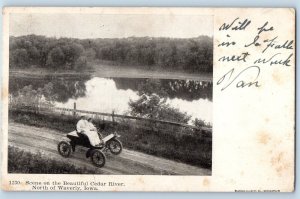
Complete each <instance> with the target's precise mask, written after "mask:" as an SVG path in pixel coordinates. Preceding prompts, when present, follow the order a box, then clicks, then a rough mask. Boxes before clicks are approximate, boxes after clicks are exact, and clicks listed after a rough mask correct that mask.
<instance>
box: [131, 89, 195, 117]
mask: <svg viewBox="0 0 300 199" xmlns="http://www.w3.org/2000/svg"><path fill="white" fill-rule="evenodd" d="M129 107H130V109H131V110H130V114H131V115H133V116H137V117H143V118H150V119H158V120H167V121H174V122H180V123H187V122H188V121H189V120H190V118H191V116H189V115H187V114H186V113H182V112H180V111H179V109H176V108H173V107H171V106H170V105H169V104H167V103H166V98H160V97H159V96H158V95H156V94H151V95H146V94H143V95H141V96H140V98H139V99H137V100H136V101H132V100H130V102H129Z"/></svg>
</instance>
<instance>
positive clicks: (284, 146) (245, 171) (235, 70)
mask: <svg viewBox="0 0 300 199" xmlns="http://www.w3.org/2000/svg"><path fill="white" fill-rule="evenodd" d="M3 13H4V21H3V44H4V51H3V52H4V53H3V55H4V58H3V60H4V62H3V70H2V74H3V75H2V79H3V82H2V131H1V132H2V133H1V138H2V139H1V144H2V145H1V146H2V154H1V157H2V165H1V178H2V181H1V183H2V184H1V187H2V189H3V190H7V191H22V190H26V191H187V192H192V191H193V192H194V191H197V192H198V191H225V192H291V191H293V190H294V163H295V162H294V147H295V145H294V142H295V10H294V9H292V8H125V7H124V8H109V7H106V8H38V7H36V8H32V7H24V8H22V7H18V8H17V7H15V8H13V7H7V8H4V9H3Z"/></svg>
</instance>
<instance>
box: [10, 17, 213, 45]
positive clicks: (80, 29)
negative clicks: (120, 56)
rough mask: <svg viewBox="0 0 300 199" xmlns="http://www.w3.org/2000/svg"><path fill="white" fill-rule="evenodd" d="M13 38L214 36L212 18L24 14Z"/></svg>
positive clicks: (15, 21)
mask: <svg viewBox="0 0 300 199" xmlns="http://www.w3.org/2000/svg"><path fill="white" fill-rule="evenodd" d="M9 23H10V25H9V32H10V36H21V35H28V34H36V35H44V36H47V37H56V38H60V37H71V38H79V39H93V38H124V37H131V36H135V37H145V36H149V37H172V38H192V37H198V36H200V35H208V36H212V34H213V16H209V15H139V14H131V15H120V14H73V13H70V14H37V13H34V14H25V13H20V14H16V13H13V14H11V15H10V21H9Z"/></svg>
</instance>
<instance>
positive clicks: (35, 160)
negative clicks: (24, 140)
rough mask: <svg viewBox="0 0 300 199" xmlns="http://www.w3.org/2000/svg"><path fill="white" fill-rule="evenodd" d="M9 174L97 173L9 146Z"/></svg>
mask: <svg viewBox="0 0 300 199" xmlns="http://www.w3.org/2000/svg"><path fill="white" fill-rule="evenodd" d="M8 173H43V174H47V173H51V174H91V173H95V171H93V170H91V169H87V168H79V167H76V166H74V165H73V164H69V163H65V162H60V161H57V160H53V159H50V158H48V157H45V156H43V155H42V154H41V153H38V154H34V153H31V152H28V151H24V150H21V149H19V148H17V147H13V146H8Z"/></svg>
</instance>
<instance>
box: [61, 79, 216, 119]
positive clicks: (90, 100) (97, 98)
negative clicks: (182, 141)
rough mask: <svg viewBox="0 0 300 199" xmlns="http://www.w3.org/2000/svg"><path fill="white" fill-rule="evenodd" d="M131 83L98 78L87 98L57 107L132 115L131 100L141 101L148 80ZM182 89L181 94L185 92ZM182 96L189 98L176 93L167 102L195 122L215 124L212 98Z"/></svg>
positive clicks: (90, 83) (91, 82)
mask: <svg viewBox="0 0 300 199" xmlns="http://www.w3.org/2000/svg"><path fill="white" fill-rule="evenodd" d="M131 80H132V79H126V80H124V81H123V80H122V81H120V79H117V81H116V79H106V78H98V77H95V78H93V79H91V80H89V81H87V82H86V84H85V85H86V95H85V96H84V97H81V98H78V99H70V100H69V101H68V102H67V103H57V106H61V107H69V108H72V107H73V103H74V102H76V104H77V107H78V109H84V110H90V111H100V112H112V111H115V112H116V113H119V114H128V112H129V105H128V102H129V100H130V99H131V100H137V99H138V98H139V95H138V92H139V90H140V89H141V87H142V86H141V85H143V83H144V82H145V81H146V80H145V79H141V80H142V81H141V82H139V83H137V80H136V79H134V80H132V82H130V81H131ZM175 81H177V80H175ZM120 82H127V83H128V82H129V83H130V84H132V85H134V86H135V90H133V89H131V87H129V86H128V85H129V84H127V85H124V84H120ZM133 82H134V84H133ZM120 85H122V89H120ZM163 88H164V87H163ZM168 88H169V87H168ZM179 90H180V91H181V89H179ZM210 92H212V91H210ZM174 93H175V92H174ZM197 95H198V94H197ZM179 96H185V95H183V94H181V93H180V95H178V97H175V94H173V95H170V96H169V97H167V96H164V97H166V98H167V103H169V104H170V105H171V106H172V107H174V108H178V109H179V110H180V111H183V112H187V114H189V115H191V116H192V119H195V118H200V119H202V120H205V121H206V122H209V123H212V102H211V101H210V100H209V99H208V98H204V99H202V98H200V97H199V95H198V97H197V99H195V100H187V99H186V96H185V97H184V98H180V97H179ZM190 96H191V95H190ZM193 98H196V97H193Z"/></svg>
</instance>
